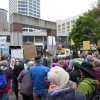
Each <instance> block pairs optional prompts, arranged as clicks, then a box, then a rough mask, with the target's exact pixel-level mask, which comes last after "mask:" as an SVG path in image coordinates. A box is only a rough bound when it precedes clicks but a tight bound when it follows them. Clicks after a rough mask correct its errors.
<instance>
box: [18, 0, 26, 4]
mask: <svg viewBox="0 0 100 100" xmlns="http://www.w3.org/2000/svg"><path fill="white" fill-rule="evenodd" d="M18 4H27V2H26V1H18Z"/></svg>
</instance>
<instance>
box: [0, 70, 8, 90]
mask: <svg viewBox="0 0 100 100" xmlns="http://www.w3.org/2000/svg"><path fill="white" fill-rule="evenodd" d="M6 85H7V79H6V75H5V74H4V72H3V71H2V73H0V89H1V88H4V87H5V86H6Z"/></svg>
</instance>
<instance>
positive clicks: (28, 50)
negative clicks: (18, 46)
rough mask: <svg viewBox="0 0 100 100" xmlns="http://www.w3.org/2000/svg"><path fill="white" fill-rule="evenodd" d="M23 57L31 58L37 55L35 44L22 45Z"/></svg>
mask: <svg viewBox="0 0 100 100" xmlns="http://www.w3.org/2000/svg"><path fill="white" fill-rule="evenodd" d="M23 48H24V59H25V60H27V59H32V58H34V57H35V56H37V51H36V46H35V45H24V46H23Z"/></svg>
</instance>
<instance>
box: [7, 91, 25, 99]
mask: <svg viewBox="0 0 100 100" xmlns="http://www.w3.org/2000/svg"><path fill="white" fill-rule="evenodd" d="M8 97H9V99H8V100H16V97H15V94H14V92H12V90H10V91H9V93H8ZM18 100H23V99H22V95H21V94H20V92H19V99H18Z"/></svg>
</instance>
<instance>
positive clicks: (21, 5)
mask: <svg viewBox="0 0 100 100" xmlns="http://www.w3.org/2000/svg"><path fill="white" fill-rule="evenodd" d="M18 7H27V5H20V4H19V5H18Z"/></svg>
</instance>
